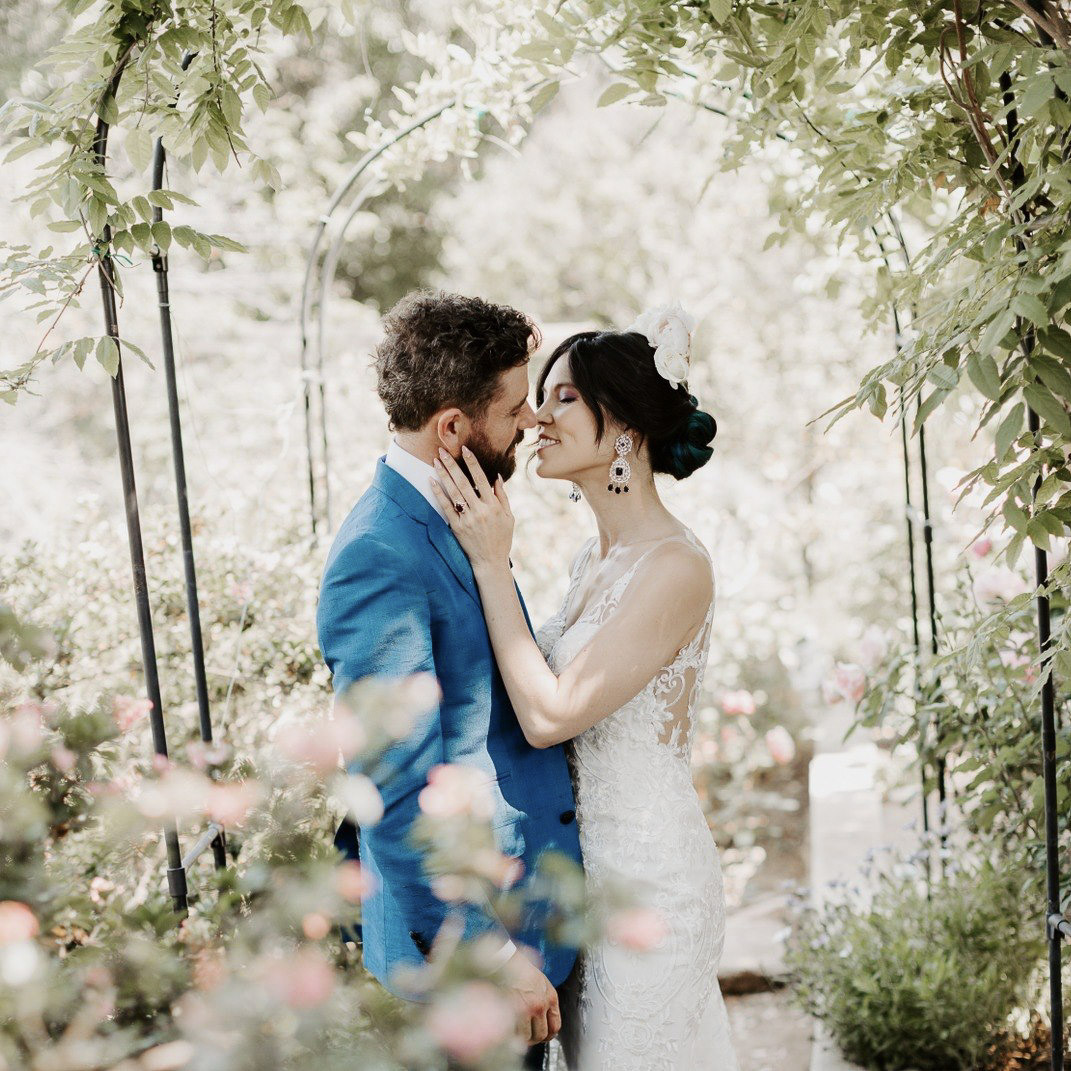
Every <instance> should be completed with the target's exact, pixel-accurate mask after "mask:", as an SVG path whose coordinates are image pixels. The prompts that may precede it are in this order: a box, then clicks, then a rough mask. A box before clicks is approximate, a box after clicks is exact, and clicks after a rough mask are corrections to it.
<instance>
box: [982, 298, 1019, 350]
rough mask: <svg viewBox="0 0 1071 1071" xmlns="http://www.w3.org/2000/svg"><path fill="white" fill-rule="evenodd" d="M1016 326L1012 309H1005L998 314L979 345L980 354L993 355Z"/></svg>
mask: <svg viewBox="0 0 1071 1071" xmlns="http://www.w3.org/2000/svg"><path fill="white" fill-rule="evenodd" d="M1014 326H1015V313H1014V312H1012V310H1011V309H1005V310H1004V311H1003V312H1001V313H998V314H997V316H996V317H995V318H994V319H993V320H991V321H990V323H989V326H988V327H987V328H986V329H985V332H984V334H983V335H982V338H981V341H980V342H979V343H978V352H979V353H992V352H993V350H995V349H996V348H997V346H998V345H1000V342H1001V340H1002V339H1003V338H1004V336H1005V335H1006V334H1007V333H1008V332H1009V331H1010V330H1011V329H1012V327H1014Z"/></svg>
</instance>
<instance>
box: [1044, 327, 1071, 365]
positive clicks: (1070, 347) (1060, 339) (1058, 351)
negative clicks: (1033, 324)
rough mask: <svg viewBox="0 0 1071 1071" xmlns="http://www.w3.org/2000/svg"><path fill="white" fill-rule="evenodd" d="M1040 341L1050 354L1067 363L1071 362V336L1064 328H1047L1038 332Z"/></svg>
mask: <svg viewBox="0 0 1071 1071" xmlns="http://www.w3.org/2000/svg"><path fill="white" fill-rule="evenodd" d="M1038 341H1039V342H1040V343H1041V345H1042V346H1043V347H1044V348H1045V349H1047V350H1048V351H1049V352H1050V353H1053V354H1055V355H1056V356H1057V357H1060V358H1062V359H1063V360H1065V361H1071V335H1069V334H1068V333H1067V332H1066V331H1065V330H1064V329H1063V328H1062V327H1056V326H1055V325H1054V326H1052V327H1047V328H1046V329H1045V330H1044V331H1039V332H1038Z"/></svg>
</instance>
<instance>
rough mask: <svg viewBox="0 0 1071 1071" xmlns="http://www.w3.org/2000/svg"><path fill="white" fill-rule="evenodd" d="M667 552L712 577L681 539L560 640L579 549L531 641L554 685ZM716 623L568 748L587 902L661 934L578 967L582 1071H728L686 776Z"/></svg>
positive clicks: (715, 910) (712, 910) (718, 902)
mask: <svg viewBox="0 0 1071 1071" xmlns="http://www.w3.org/2000/svg"><path fill="white" fill-rule="evenodd" d="M670 541H683V542H687V543H689V544H690V545H691V546H692V547H694V548H695V549H697V550H698V551H699V552H700V553H701V554H702V555H703V556H704V557H705V558H706V560H707V563H708V565H709V563H710V556H709V555H708V554H707V551H706V549H705V548H704V547H703V545H702V544H701V543H700V542H699V540H698V539H696V537H695V536H694V535H693V534H692V533H691V532H690V531H688V530H685V532H684V533H683V534H681V535H680V536H673V537H670V538H669V539H668V540H663V541H661V542H660V543H658V544H656V545H655V547H652V548H651V549H650V550H648V551H647V552H646V553H644V554H643V555H641V556H640V557H639V558H637V560H636V561H635V562H634V563H633V564H632V565H631V566H630V567H629V568H628V569H626V570H625V572H624V573H622V574H621V576H619V577H618V578H617V579H616V580H615V581H614V582H613V583H611V584H610V585H608V586H607V587H606V588H605V589H604V590H602V591H601V592H600V593H599V594H598V595H597V596H596V597H595V598H594V599H593V600H592V601H591V602H590V604H589V605H588V606H587V608H585V609H584V610H583V612H582V613H580V614H579V615H578V616H577V617H576V619H575V620H574V621H573V622H572V623H571V624H569V625H568V627H566V622H567V621H569V618H570V614H571V613H572V612H573V611H574V602H575V597H576V592H577V590H578V587H579V584H580V580H581V578H582V577H583V576H584V572H585V569H586V568H587V566H588V564H589V563H590V561H591V559H592V555H593V553H594V550H595V547H596V546H597V541H596V540H595V539H592V540H591V541H590V542H589V543H587V544H586V545H585V546H584V548H583V549H582V550H581V552H580V553H579V554H578V555H577V558H576V561H575V562H574V564H573V570H572V575H571V578H570V583H569V590H568V592H567V594H566V597H565V600H564V602H563V604H562V607H561V609H560V610H559V611H558V613H557V614H555V615H554V617H552V618H551V619H550V620H549V621H547V622H546V624H544V625H543V626H542V627H541V628H540V629H539V630H538V632H537V633H536V641H537V642H538V644H539V646H540V649H541V650H542V652H543V654H544V657H545V658H546V659H547V663H548V664H549V666H550V668H551V669H552V670H553V671H554V672H555V673H556V674H560V673H561V672H562V671H563V669H564V668H565V666H567V665H568V664H569V662H570V661H571V660H572V659H574V658H575V657H576V656H577V655H578V654H579V653H580V651H581V650H583V648H584V647H585V646H586V645H587V644H588V643H589V642H590V641H591V639H592V637H593V636H594V635H595V633H596V632H597V631H598V630H599V628H601V627H602V626H603V625H605V624H606V622H607V621H608V620H609V619H610V618H611V616H612V615H613V614H614V612H615V611H616V609H617V607H618V606H619V605H620V604H621V601H622V599H623V598H624V597H625V594H626V592H627V591H628V587H629V584H630V583H631V582H632V580H633V579H634V578H635V577H636V576H637V574H638V573H639V572H640V570H641V569H643V568H644V564H645V562H647V559H648V558H649V556H650V555H651V554H652V553H653V552H654V550H656V549H658V547H660V546H663V545H664V544H665V543H666V542H670ZM713 614H714V599H713V597H712V598H711V603H710V607H709V609H708V610H707V614H706V617H705V619H704V621H703V622H702V624H701V625H700V626H699V628H698V629H697V630H696V632H695V634H694V635H693V637H692V638H691V639H690V640H689V641H688V642H687V643H686V644H685V645H684V646H683V647H682V648H681V649H680V650H679V651H678V652H677V654H676V656H675V657H674V658H673V660H672V661H671V662H670V663H669V665H667V666H664V667H663V668H662V669H661V670H660V671H658V672H657V673H655V674H654V676H653V677H652V678H651V680H650V681H649V682H648V683H647V685H646V686H645V687H644V688H643V689H642V690H641V691H640V692H639V693H638V694H637V695H636V696H634V697H633V698H632V699H630V700H629V701H628V702H627V703H625V704H624V706H622V707H620V708H619V709H618V710H616V711H614V712H613V713H612V714H610V715H608V716H607V717H605V718H603V719H602V720H601V721H598V722H596V723H595V724H594V725H592V726H591V727H590V728H589V729H586V730H585V731H584V732H582V733H581V734H580V735H579V736H577V737H576V738H575V739H573V740H572V741H570V742H569V743H568V744H567V745H566V751H567V755H568V757H569V763H570V769H571V771H572V776H573V785H574V790H575V795H576V815H577V824H578V827H579V832H580V846H581V851H582V853H583V857H584V870H585V874H586V877H587V883H588V887H589V891H590V892H591V894H592V899H593V902H594V903H596V904H603V905H612V904H613V903H614V902H617V903H620V902H621V901H622V897H623V898H624V899H625V900H626V901H628V902H630V903H632V904H636V905H638V906H640V907H645V908H648V909H650V910H652V911H654V912H656V913H657V914H658V916H659V917H660V918H661V919H662V920H663V922H664V924H665V926H666V935H665V937H664V939H663V940H662V941H661V942H660V943H659V944H658V945H656V947H655V948H653V949H648V950H644V951H640V950H638V949H636V948H634V947H630V946H629V943H628V941H627V940H625V941H620V940H616V939H615V938H614V937H613V936H612V933H610V934H609V935H608V936H607V937H606V938H604V939H603V940H602V941H601V942H599V943H598V944H597V945H595V946H594V947H592V948H591V949H590V950H589V951H588V953H587V954H586V955H585V957H584V959H583V961H582V966H581V969H580V972H579V976H578V977H579V981H578V983H577V987H576V993H575V1000H573V1006H572V1008H571V1009H570V1012H571V1015H572V1019H571V1022H572V1023H573V1025H574V1026H575V1027H577V1029H578V1031H579V1034H580V1042H579V1048H580V1053H581V1058H580V1063H579V1066H580V1069H581V1071H736V1069H737V1064H736V1059H735V1055H734V1053H733V1048H732V1043H731V1040H730V1037H729V1028H728V1020H727V1017H726V1013H725V1006H724V1002H723V1000H722V997H721V991H720V989H719V987H718V981H717V966H718V961H719V959H720V957H721V950H722V946H723V944H724V939H725V897H724V893H723V888H722V875H721V866H720V862H719V859H718V853H717V847H716V845H715V843H714V839H713V837H712V835H711V832H710V828H709V826H708V825H707V821H706V817H705V815H704V814H703V810H702V807H701V806H700V804H699V799H698V797H697V795H696V792H695V787H694V785H693V783H692V776H691V769H690V757H691V751H692V737H693V735H694V730H695V710H696V704H697V701H698V697H699V691H700V688H701V686H702V681H703V672H704V669H705V666H706V661H707V656H708V653H709V647H710V630H711V624H712V620H713ZM565 1014H567V1013H566V1010H565V1007H564V1003H563V1015H565ZM565 1042H566V1034H565V1032H564V1028H563V1045H564V1044H565ZM574 1043H575V1040H574ZM573 1055H574V1056H575V1052H574V1053H573ZM552 1066H561V1065H560V1063H559V1062H557V1061H553V1062H552ZM574 1066H575V1064H574V1063H572V1062H570V1067H574Z"/></svg>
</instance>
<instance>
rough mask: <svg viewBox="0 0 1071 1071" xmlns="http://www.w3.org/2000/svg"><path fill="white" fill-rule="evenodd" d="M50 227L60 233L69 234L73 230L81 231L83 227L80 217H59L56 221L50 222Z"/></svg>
mask: <svg viewBox="0 0 1071 1071" xmlns="http://www.w3.org/2000/svg"><path fill="white" fill-rule="evenodd" d="M48 229H49V230H50V231H56V232H57V233H59V234H68V233H69V232H71V231H80V230H81V229H82V221H81V220H80V219H58V220H56V222H55V223H50V224H49V225H48Z"/></svg>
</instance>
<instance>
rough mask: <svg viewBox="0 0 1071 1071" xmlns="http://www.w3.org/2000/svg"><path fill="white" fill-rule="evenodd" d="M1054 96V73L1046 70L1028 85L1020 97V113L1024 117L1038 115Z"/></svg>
mask: <svg viewBox="0 0 1071 1071" xmlns="http://www.w3.org/2000/svg"><path fill="white" fill-rule="evenodd" d="M1052 96H1053V79H1052V72H1051V71H1049V70H1047V69H1046V70H1044V71H1042V72H1041V73H1040V74H1036V75H1034V77H1033V78H1031V79H1029V80H1028V81H1027V83H1026V86H1025V88H1024V89H1023V91H1022V93H1021V94H1020V96H1019V111H1020V113H1021V114H1022V115H1023V116H1032V115H1036V114H1037V113H1038V112H1039V111H1041V109H1042V108H1043V107H1044V106H1045V105H1046V104H1048V103H1049V101H1050V100H1051V99H1052Z"/></svg>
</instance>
